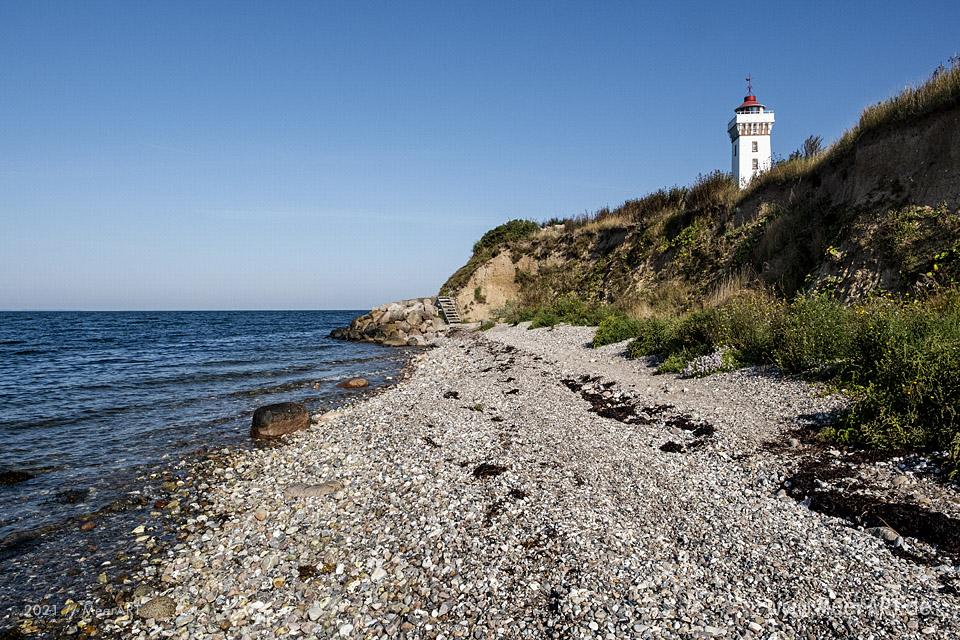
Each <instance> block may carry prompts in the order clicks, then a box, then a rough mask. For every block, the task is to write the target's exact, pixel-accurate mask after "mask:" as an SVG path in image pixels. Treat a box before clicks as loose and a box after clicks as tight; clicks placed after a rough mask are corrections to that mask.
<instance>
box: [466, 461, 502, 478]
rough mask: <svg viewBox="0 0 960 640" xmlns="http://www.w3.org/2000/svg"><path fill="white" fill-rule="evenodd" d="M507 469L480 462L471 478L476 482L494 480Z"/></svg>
mask: <svg viewBox="0 0 960 640" xmlns="http://www.w3.org/2000/svg"><path fill="white" fill-rule="evenodd" d="M506 470H507V468H506V467H503V466H500V465H498V464H491V463H489V462H481V463H480V464H478V465H477V466H476V467H474V469H473V477H474V478H477V479H478V480H486V479H487V478H495V477H496V476H498V475H500V474H501V473H503V472H504V471H506Z"/></svg>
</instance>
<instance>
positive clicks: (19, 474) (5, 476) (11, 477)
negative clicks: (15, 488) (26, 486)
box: [0, 471, 33, 484]
mask: <svg viewBox="0 0 960 640" xmlns="http://www.w3.org/2000/svg"><path fill="white" fill-rule="evenodd" d="M31 478H33V474H31V473H27V472H26V471H0V484H17V483H18V482H26V481H27V480H30V479H31Z"/></svg>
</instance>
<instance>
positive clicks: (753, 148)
mask: <svg viewBox="0 0 960 640" xmlns="http://www.w3.org/2000/svg"><path fill="white" fill-rule="evenodd" d="M750 150H751V151H753V152H754V153H756V152H757V151H758V149H757V141H756V140H754V141H753V142H751V143H750Z"/></svg>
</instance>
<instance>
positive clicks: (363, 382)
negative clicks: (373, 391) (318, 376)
mask: <svg viewBox="0 0 960 640" xmlns="http://www.w3.org/2000/svg"><path fill="white" fill-rule="evenodd" d="M369 385H370V383H369V382H368V381H367V379H366V378H350V379H349V380H344V381H343V382H341V383H339V384H338V385H337V386H338V387H340V388H341V389H362V388H363V387H366V386H369Z"/></svg>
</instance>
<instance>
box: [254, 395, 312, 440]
mask: <svg viewBox="0 0 960 640" xmlns="http://www.w3.org/2000/svg"><path fill="white" fill-rule="evenodd" d="M309 426H310V412H309V411H307V408H306V407H305V406H303V405H302V404H299V403H296V402H281V403H279V404H268V405H267V406H265V407H260V408H259V409H257V410H256V411H254V412H253V425H252V426H251V427H250V435H251V437H254V438H278V437H280V436H283V435H286V434H288V433H293V432H294V431H300V430H301V429H306V428H307V427H309Z"/></svg>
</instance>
